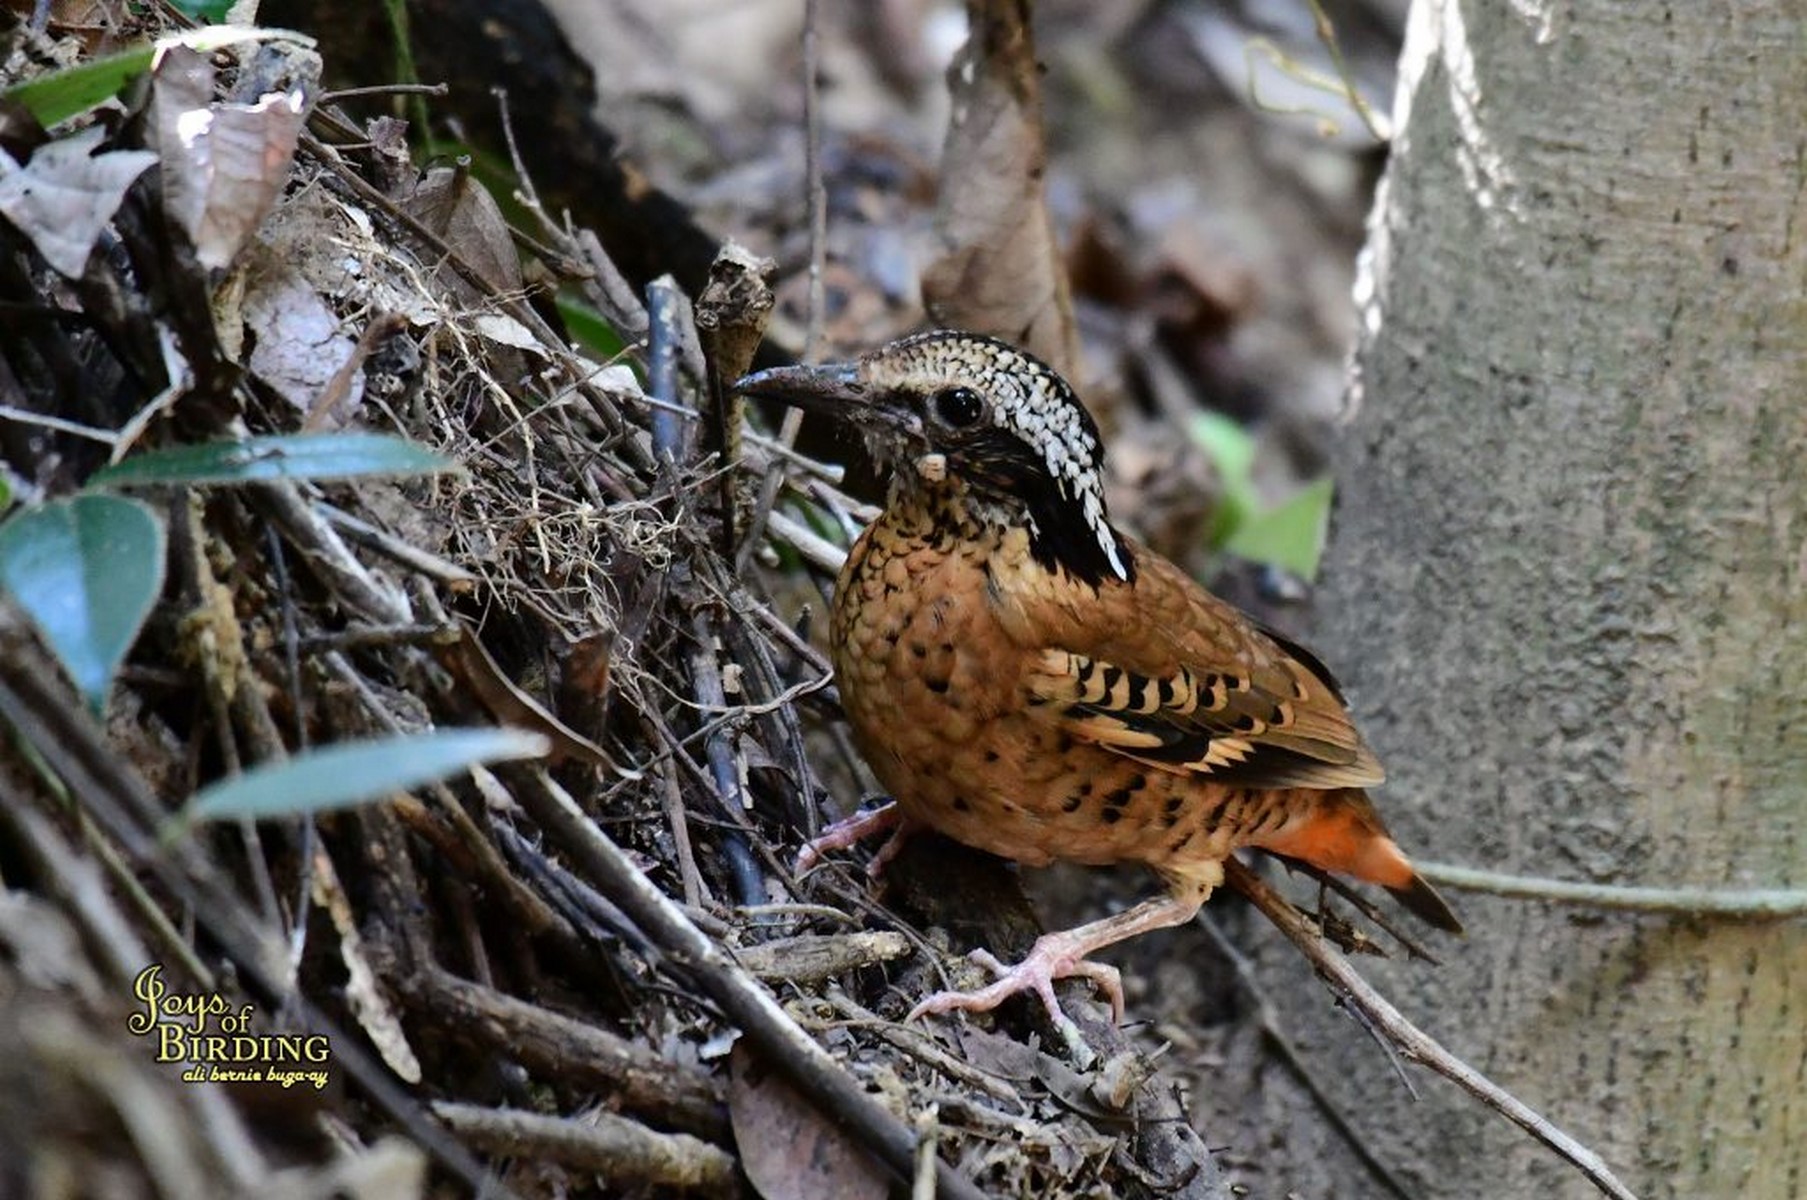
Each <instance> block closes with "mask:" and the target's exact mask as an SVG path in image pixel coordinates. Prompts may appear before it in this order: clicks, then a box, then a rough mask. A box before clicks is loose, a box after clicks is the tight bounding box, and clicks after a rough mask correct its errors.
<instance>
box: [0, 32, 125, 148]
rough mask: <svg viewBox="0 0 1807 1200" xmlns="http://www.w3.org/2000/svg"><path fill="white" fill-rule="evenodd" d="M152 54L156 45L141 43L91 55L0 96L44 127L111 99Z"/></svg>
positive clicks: (29, 80) (65, 119)
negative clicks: (107, 52) (99, 54)
mask: <svg viewBox="0 0 1807 1200" xmlns="http://www.w3.org/2000/svg"><path fill="white" fill-rule="evenodd" d="M155 54H156V47H154V46H150V45H144V46H135V47H133V48H132V49H130V50H122V51H120V52H119V53H118V54H109V55H107V56H106V57H105V58H91V59H89V60H88V61H86V62H82V63H77V64H76V65H74V66H71V67H64V68H63V69H62V70H60V71H51V72H49V73H47V74H44V75H40V76H38V77H37V78H36V79H28V80H26V81H25V82H24V83H21V84H18V85H16V86H14V87H10V88H8V89H7V90H6V91H5V92H3V93H0V99H5V100H9V101H12V102H14V103H17V104H22V105H24V106H25V109H26V111H28V112H30V113H31V115H32V116H33V117H36V118H37V121H38V124H40V125H42V126H44V128H46V129H48V128H50V127H51V126H52V125H56V124H59V123H61V122H63V121H67V120H68V119H69V118H70V117H74V116H79V115H80V114H82V113H85V112H87V111H88V110H89V109H91V108H97V107H99V106H100V105H102V104H105V103H106V102H107V101H108V100H111V99H112V98H113V97H114V96H116V95H118V94H119V89H121V88H123V87H124V86H125V85H126V84H127V83H128V82H130V81H131V80H132V79H133V78H135V77H137V76H138V75H141V74H143V73H144V72H145V71H147V70H149V69H150V65H151V59H152V57H153V56H154V55H155Z"/></svg>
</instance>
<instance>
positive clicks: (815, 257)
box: [781, 0, 828, 446]
mask: <svg viewBox="0 0 1807 1200" xmlns="http://www.w3.org/2000/svg"><path fill="white" fill-rule="evenodd" d="M820 9H821V6H820V4H819V3H818V0H803V177H804V187H805V188H806V189H807V191H808V195H809V293H808V299H807V301H806V302H805V305H804V310H803V311H804V317H803V321H804V324H803V361H804V362H806V363H813V362H815V361H816V353H817V351H818V350H819V349H820V348H821V341H822V272H823V268H824V267H825V266H826V264H827V260H828V189H827V188H826V187H824V186H823V184H822V83H821V79H820V76H821V74H822V53H821V46H820V42H821V39H820V37H819V36H818V34H817V32H816V21H817V18H818V17H819V15H820ZM802 417H803V414H802V412H801V410H799V409H795V408H793V409H791V410H790V412H789V413H787V414H786V415H785V419H784V428H785V432H784V434H783V435H782V437H781V440H782V441H783V442H784V444H785V445H787V446H788V445H790V444H791V443H792V442H794V441H796V440H797V431H796V429H795V428H794V426H795V425H796V424H797V423H798V422H800V421H801V420H802Z"/></svg>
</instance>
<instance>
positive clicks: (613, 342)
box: [558, 295, 627, 362]
mask: <svg viewBox="0 0 1807 1200" xmlns="http://www.w3.org/2000/svg"><path fill="white" fill-rule="evenodd" d="M558 313H559V315H560V316H561V317H563V318H564V319H565V328H566V329H568V330H570V332H571V340H572V341H574V342H576V343H577V344H578V345H579V346H582V347H583V348H584V349H585V350H588V351H589V352H590V353H591V354H594V355H596V356H597V357H598V358H600V359H602V360H603V361H604V362H608V361H611V360H612V359H614V358H615V356H616V355H618V354H620V353H621V352H622V351H623V350H625V349H627V343H626V342H624V341H622V340H621V335H620V334H619V333H616V332H615V327H614V326H613V325H610V324H609V323H608V322H607V321H605V320H603V319H602V314H601V313H599V312H597V311H596V310H595V309H593V308H591V307H590V306H589V305H587V304H585V303H584V302H583V301H581V300H577V299H574V298H572V297H570V296H565V295H560V296H559V297H558Z"/></svg>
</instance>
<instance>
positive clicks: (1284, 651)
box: [1026, 551, 1385, 788]
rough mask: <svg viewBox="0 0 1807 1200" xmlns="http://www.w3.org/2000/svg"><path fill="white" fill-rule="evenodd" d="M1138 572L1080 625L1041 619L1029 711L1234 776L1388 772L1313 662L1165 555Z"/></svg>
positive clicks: (1140, 564) (1263, 778)
mask: <svg viewBox="0 0 1807 1200" xmlns="http://www.w3.org/2000/svg"><path fill="white" fill-rule="evenodd" d="M1136 566H1137V577H1136V580H1135V582H1134V583H1133V584H1124V585H1114V584H1107V585H1105V587H1104V588H1102V589H1100V592H1099V600H1100V604H1098V605H1088V606H1087V607H1088V609H1089V610H1090V611H1089V613H1088V615H1087V618H1086V619H1085V620H1083V621H1080V620H1074V619H1063V618H1062V617H1061V616H1060V615H1058V614H1057V615H1056V616H1055V617H1054V618H1053V619H1051V620H1048V621H1046V622H1041V623H1040V624H1042V625H1043V626H1044V628H1043V631H1042V632H1043V633H1044V635H1045V636H1043V637H1042V638H1039V639H1037V640H1038V643H1039V645H1040V646H1041V652H1040V658H1039V660H1038V661H1037V662H1036V665H1035V667H1034V668H1033V669H1032V670H1031V671H1030V672H1029V673H1028V675H1027V678H1026V683H1027V687H1028V689H1029V704H1030V711H1032V712H1034V713H1036V714H1037V715H1038V716H1039V717H1040V718H1041V719H1043V720H1047V721H1051V722H1054V723H1057V724H1058V725H1059V726H1060V728H1061V729H1062V730H1063V731H1064V732H1067V733H1069V734H1071V735H1072V736H1073V737H1075V738H1078V739H1080V740H1082V741H1087V742H1091V743H1094V744H1096V745H1099V746H1103V747H1106V748H1108V749H1111V750H1115V751H1117V752H1118V753H1121V754H1124V755H1126V756H1128V757H1130V758H1134V759H1138V760H1140V761H1142V762H1146V763H1148V764H1150V765H1151V766H1155V767H1159V768H1162V769H1165V770H1170V771H1180V772H1198V773H1200V774H1203V775H1208V776H1210V777H1211V778H1212V779H1214V780H1221V781H1223V782H1226V783H1238V784H1243V785H1246V786H1251V787H1308V788H1338V787H1368V786H1372V785H1374V784H1377V783H1380V782H1381V781H1382V780H1383V779H1384V778H1385V772H1384V771H1383V770H1382V769H1381V766H1380V762H1379V760H1378V759H1377V758H1375V756H1374V752H1373V751H1372V750H1370V749H1369V748H1368V745H1367V743H1366V742H1364V741H1363V740H1362V737H1361V734H1360V733H1358V732H1357V731H1356V729H1355V726H1354V724H1353V723H1352V722H1351V720H1350V718H1349V711H1348V709H1347V708H1346V707H1345V706H1344V703H1343V698H1342V694H1341V692H1340V691H1339V690H1338V689H1337V685H1336V681H1335V680H1334V679H1332V678H1331V676H1330V673H1329V671H1327V670H1326V669H1325V668H1324V665H1323V664H1322V663H1321V662H1319V661H1318V660H1317V658H1316V657H1315V656H1313V655H1312V654H1311V653H1310V652H1309V651H1307V650H1305V649H1304V648H1302V647H1300V646H1297V645H1295V644H1293V643H1291V642H1289V641H1287V640H1285V639H1284V638H1281V637H1279V636H1278V635H1276V634H1273V633H1271V632H1268V631H1266V630H1263V629H1262V628H1260V627H1259V626H1257V625H1256V624H1255V623H1254V622H1253V621H1251V620H1250V619H1249V618H1247V617H1245V616H1243V615H1242V614H1241V613H1240V612H1238V611H1237V610H1236V609H1234V608H1232V607H1231V606H1230V605H1228V604H1225V603H1224V602H1223V601H1221V600H1219V599H1217V598H1216V597H1215V596H1213V595H1211V594H1210V593H1209V592H1207V591H1205V589H1204V588H1202V587H1200V586H1199V585H1198V584H1197V583H1195V582H1193V581H1192V580H1191V579H1190V578H1188V577H1187V576H1186V575H1185V574H1184V573H1183V572H1181V571H1180V570H1179V568H1177V567H1175V566H1173V565H1172V564H1171V563H1169V562H1167V561H1166V560H1165V559H1162V558H1161V557H1160V556H1158V555H1156V554H1153V553H1149V552H1146V551H1144V552H1142V553H1140V554H1138V555H1137V559H1136ZM1100 618H1104V619H1100ZM1113 618H1114V619H1113Z"/></svg>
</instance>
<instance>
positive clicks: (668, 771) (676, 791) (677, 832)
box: [654, 734, 703, 907]
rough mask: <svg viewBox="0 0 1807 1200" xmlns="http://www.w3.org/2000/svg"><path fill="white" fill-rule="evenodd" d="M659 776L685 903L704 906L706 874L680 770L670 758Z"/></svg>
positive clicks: (660, 767)
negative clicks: (694, 840)
mask: <svg viewBox="0 0 1807 1200" xmlns="http://www.w3.org/2000/svg"><path fill="white" fill-rule="evenodd" d="M654 736H657V735H656V734H655V735H654ZM659 779H660V781H661V782H662V783H663V784H664V787H663V788H662V789H661V790H662V792H663V794H664V799H665V822H666V824H667V825H669V826H670V827H671V843H672V848H673V849H674V850H675V851H676V852H677V856H678V879H679V880H680V881H682V883H683V885H684V903H686V904H689V905H692V906H694V907H701V906H702V903H703V876H702V873H701V872H699V871H698V870H697V869H696V851H695V849H693V848H692V847H691V845H690V822H689V818H688V817H687V816H686V815H685V812H684V789H683V787H681V786H680V785H679V783H678V769H677V767H676V766H675V765H673V764H672V762H671V761H670V760H669V759H668V760H666V761H665V762H662V763H660V764H659Z"/></svg>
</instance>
